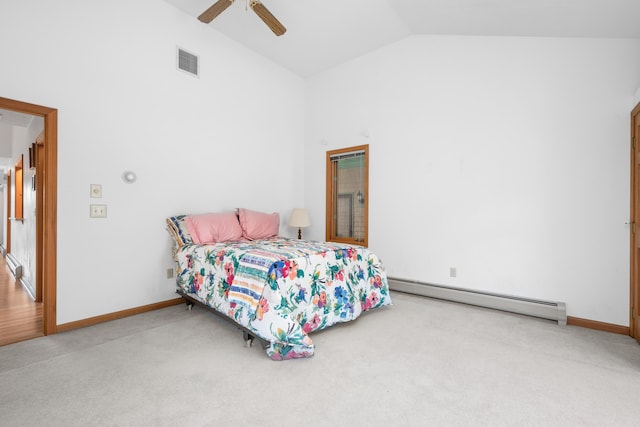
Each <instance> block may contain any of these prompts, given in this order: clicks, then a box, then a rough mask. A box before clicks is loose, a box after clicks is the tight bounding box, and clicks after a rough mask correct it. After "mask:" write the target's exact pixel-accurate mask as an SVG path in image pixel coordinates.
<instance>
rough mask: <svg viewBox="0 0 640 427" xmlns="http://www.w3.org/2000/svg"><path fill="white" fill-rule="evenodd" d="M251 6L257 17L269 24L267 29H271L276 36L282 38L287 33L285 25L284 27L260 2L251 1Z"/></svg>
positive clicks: (256, 0)
mask: <svg viewBox="0 0 640 427" xmlns="http://www.w3.org/2000/svg"><path fill="white" fill-rule="evenodd" d="M249 5H250V6H251V9H253V11H254V12H255V13H256V15H258V17H260V19H262V22H264V23H265V24H267V27H269V28H270V29H271V31H273V33H274V34H275V35H276V36H281V35H283V34H284V33H285V32H286V31H287V29H286V28H285V27H284V25H282V24H281V23H280V21H278V20H277V19H276V17H275V16H273V15H272V14H271V12H269V10H268V9H267V8H266V7H264V5H263V4H262V3H261V2H260V1H258V0H251V3H249Z"/></svg>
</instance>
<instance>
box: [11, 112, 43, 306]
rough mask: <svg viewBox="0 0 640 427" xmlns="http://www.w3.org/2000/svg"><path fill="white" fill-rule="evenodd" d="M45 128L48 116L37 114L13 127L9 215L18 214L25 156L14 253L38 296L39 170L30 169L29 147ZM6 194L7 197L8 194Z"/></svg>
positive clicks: (25, 280)
mask: <svg viewBox="0 0 640 427" xmlns="http://www.w3.org/2000/svg"><path fill="white" fill-rule="evenodd" d="M43 129H44V119H43V118H42V117H34V118H33V120H31V123H30V124H29V126H28V127H21V126H13V127H12V130H13V132H12V137H11V141H10V143H11V150H10V152H11V153H12V159H11V163H10V169H11V194H12V195H13V201H12V205H11V212H9V213H8V215H9V217H15V209H16V204H15V195H16V194H17V191H16V184H17V182H16V168H15V164H16V163H17V162H18V160H19V158H20V157H22V220H21V221H17V220H13V221H10V226H11V254H12V255H13V256H14V257H15V258H16V259H17V260H18V262H19V263H20V264H21V265H22V281H23V283H24V284H26V286H27V287H28V288H29V289H30V291H31V295H33V296H35V295H36V289H35V285H36V259H35V258H36V247H35V244H36V193H35V191H33V189H32V188H33V187H32V177H33V176H34V175H35V170H32V169H30V168H29V146H30V145H31V144H32V143H34V142H35V140H36V138H37V137H38V135H40V133H41V132H42V130H43ZM4 195H5V197H6V193H4ZM3 218H4V217H3ZM6 247H7V245H6V241H5V248H6Z"/></svg>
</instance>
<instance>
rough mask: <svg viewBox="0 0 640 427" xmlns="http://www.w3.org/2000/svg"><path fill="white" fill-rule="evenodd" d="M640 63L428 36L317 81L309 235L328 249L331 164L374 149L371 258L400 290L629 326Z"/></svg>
mask: <svg viewBox="0 0 640 427" xmlns="http://www.w3.org/2000/svg"><path fill="white" fill-rule="evenodd" d="M638 52H640V41H639V40H592V39H552V38H492V37H484V38H483V37H447V36H414V37H410V38H408V39H405V40H403V41H400V42H398V43H395V44H393V45H389V46H387V47H385V48H382V49H380V50H378V51H376V52H373V53H371V54H368V55H365V56H363V57H360V58H358V59H356V60H353V61H351V62H349V63H347V64H344V65H342V66H339V67H336V68H335V69H332V70H329V71H327V72H325V73H323V74H320V75H317V76H315V77H313V78H311V79H309V81H308V94H307V99H306V103H307V118H306V130H305V131H306V138H305V139H306V149H305V156H306V162H305V167H306V168H305V204H306V206H307V207H308V208H309V209H310V210H311V215H312V221H313V222H314V225H313V227H312V228H310V229H308V230H306V231H305V233H306V235H307V236H308V237H309V238H315V239H322V238H323V237H324V189H325V181H324V176H325V175H324V168H325V166H324V164H325V163H324V162H325V157H324V156H325V152H326V150H331V149H336V148H341V147H347V146H352V145H359V144H364V143H368V144H369V145H370V178H369V179H370V189H369V199H370V200H369V209H370V211H369V213H370V218H369V221H370V223H369V245H370V247H371V248H372V249H373V250H374V251H375V252H377V253H378V254H379V255H380V256H381V258H382V259H383V261H384V263H385V265H386V267H387V270H388V273H389V275H390V276H394V277H401V278H408V279H414V280H421V281H425V282H430V283H436V284H445V285H451V286H457V287H463V288H470V289H479V290H485V291H493V292H500V293H506V294H511V295H517V296H523V297H531V298H539V299H549V300H555V301H563V302H566V303H567V311H568V315H570V316H575V317H581V318H587V319H592V320H598V321H603V322H609V323H614V324H619V325H628V316H629V314H628V313H629V249H628V248H629V236H628V232H629V230H628V227H627V226H626V225H625V222H626V221H627V220H628V218H629V165H628V163H629V157H628V153H629V129H630V127H629V113H630V111H631V109H632V108H633V106H634V103H633V97H634V93H635V91H636V90H637V88H638V87H640V55H639V54H638ZM363 130H368V131H369V133H370V136H369V138H365V137H364V136H363V135H362V131H363ZM323 140H324V142H325V143H326V145H323V143H322V141H323ZM450 267H456V268H457V272H458V275H457V278H451V277H449V268H450Z"/></svg>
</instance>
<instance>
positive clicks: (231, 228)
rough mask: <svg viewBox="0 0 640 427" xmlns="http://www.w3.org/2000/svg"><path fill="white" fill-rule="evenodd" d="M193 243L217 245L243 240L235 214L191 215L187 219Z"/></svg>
mask: <svg viewBox="0 0 640 427" xmlns="http://www.w3.org/2000/svg"><path fill="white" fill-rule="evenodd" d="M185 222H186V223H187V228H188V229H189V233H191V238H192V239H193V243H198V244H201V243H217V242H228V241H234V240H241V239H242V228H240V223H238V217H237V216H236V214H235V213H234V212H225V213H207V214H200V215H189V216H188V217H186V218H185Z"/></svg>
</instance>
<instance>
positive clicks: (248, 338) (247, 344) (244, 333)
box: [242, 331, 255, 348]
mask: <svg viewBox="0 0 640 427" xmlns="http://www.w3.org/2000/svg"><path fill="white" fill-rule="evenodd" d="M242 337H243V338H244V345H245V347H247V348H249V347H251V344H253V339H254V338H255V337H254V336H253V335H251V334H250V333H249V332H247V331H242Z"/></svg>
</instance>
